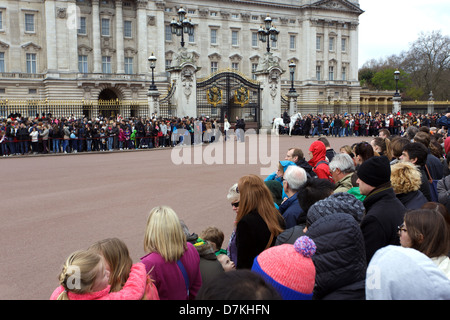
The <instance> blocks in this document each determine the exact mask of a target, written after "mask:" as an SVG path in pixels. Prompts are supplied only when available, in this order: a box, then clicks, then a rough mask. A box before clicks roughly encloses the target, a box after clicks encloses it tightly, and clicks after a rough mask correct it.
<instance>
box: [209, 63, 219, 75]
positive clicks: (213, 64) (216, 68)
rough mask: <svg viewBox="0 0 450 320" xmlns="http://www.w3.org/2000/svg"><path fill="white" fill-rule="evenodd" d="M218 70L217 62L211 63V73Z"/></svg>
mask: <svg viewBox="0 0 450 320" xmlns="http://www.w3.org/2000/svg"><path fill="white" fill-rule="evenodd" d="M217 70H219V67H218V63H217V61H211V73H214V72H217Z"/></svg>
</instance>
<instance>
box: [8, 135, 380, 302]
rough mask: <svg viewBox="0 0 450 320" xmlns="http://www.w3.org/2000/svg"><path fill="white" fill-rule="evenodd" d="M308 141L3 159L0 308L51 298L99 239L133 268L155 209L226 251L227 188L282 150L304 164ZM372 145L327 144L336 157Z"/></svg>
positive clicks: (267, 168) (254, 140)
mask: <svg viewBox="0 0 450 320" xmlns="http://www.w3.org/2000/svg"><path fill="white" fill-rule="evenodd" d="M264 137H265V138H264ZM316 139H317V136H316V138H309V139H306V138H304V137H303V136H302V137H300V136H292V137H289V136H280V137H279V139H275V140H272V139H271V136H257V135H248V136H247V140H246V142H245V143H238V142H234V141H229V142H228V143H223V142H216V143H213V144H210V145H203V146H195V147H194V146H189V147H183V148H175V149H172V148H164V149H151V150H136V151H134V150H133V151H116V152H96V153H77V154H67V155H37V156H30V155H29V156H23V157H2V158H1V159H0V176H1V191H0V199H1V207H0V217H1V224H0V239H1V241H0V257H1V260H0V275H1V280H0V299H2V300H36V299H37V300H47V299H49V297H50V295H51V293H52V292H53V290H54V289H55V288H56V287H57V286H58V275H59V273H60V271H61V266H62V264H63V262H64V261H65V259H66V258H67V256H68V255H70V254H71V253H72V252H73V251H76V250H79V249H83V248H87V247H88V246H89V245H90V244H92V243H93V242H95V241H98V240H101V239H104V238H109V237H117V238H120V239H122V240H123V241H124V242H125V243H126V244H127V245H128V248H129V250H130V254H131V256H132V258H133V260H134V261H139V258H140V257H141V256H143V255H144V254H145V252H144V250H143V239H144V231H145V224H146V220H147V215H148V213H149V212H150V210H151V209H152V208H153V207H155V206H157V205H168V206H170V207H172V208H173V209H174V210H175V212H177V214H178V215H179V217H180V219H182V220H184V221H185V223H186V224H187V226H188V227H189V229H190V231H191V232H195V233H198V234H199V233H200V232H201V231H202V230H203V229H205V228H206V227H208V226H216V227H218V228H220V229H221V230H222V231H223V232H224V233H225V241H224V247H226V244H227V243H228V238H229V236H230V234H231V232H232V229H233V222H234V213H233V211H232V208H231V206H230V203H229V202H228V201H227V199H226V195H227V192H228V189H229V188H230V187H231V186H232V185H233V184H234V183H235V182H237V181H238V179H239V178H240V177H241V176H243V175H246V174H257V175H261V176H262V177H263V178H265V176H266V175H267V174H268V172H273V171H274V170H275V168H276V166H277V161H278V160H284V156H285V154H286V152H287V150H288V149H289V148H290V147H294V146H295V147H300V148H301V149H302V150H303V152H304V153H305V157H306V159H307V160H309V158H308V147H309V145H310V144H311V143H312V142H313V141H315V140H316ZM371 139H372V138H371V137H365V138H361V137H341V138H331V137H329V141H330V143H331V146H332V147H333V148H334V149H335V151H337V152H338V151H339V149H340V147H341V146H343V145H345V144H350V145H351V144H353V143H355V142H359V141H362V140H365V141H370V140H371ZM189 152H191V154H190V155H189ZM243 155H245V156H243Z"/></svg>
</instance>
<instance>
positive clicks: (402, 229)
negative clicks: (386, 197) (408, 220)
mask: <svg viewBox="0 0 450 320" xmlns="http://www.w3.org/2000/svg"><path fill="white" fill-rule="evenodd" d="M397 229H398V232H399V233H401V232H402V231H403V232H407V230H406V228H405V224H404V223H402V225H400V226H398V227H397Z"/></svg>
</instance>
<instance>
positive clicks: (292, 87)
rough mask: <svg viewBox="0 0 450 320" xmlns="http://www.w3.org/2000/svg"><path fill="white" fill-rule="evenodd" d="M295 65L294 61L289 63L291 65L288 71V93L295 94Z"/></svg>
mask: <svg viewBox="0 0 450 320" xmlns="http://www.w3.org/2000/svg"><path fill="white" fill-rule="evenodd" d="M295 67H296V65H295V63H294V61H291V63H290V64H289V71H290V73H291V89H289V93H295V92H296V91H295V88H294V73H295Z"/></svg>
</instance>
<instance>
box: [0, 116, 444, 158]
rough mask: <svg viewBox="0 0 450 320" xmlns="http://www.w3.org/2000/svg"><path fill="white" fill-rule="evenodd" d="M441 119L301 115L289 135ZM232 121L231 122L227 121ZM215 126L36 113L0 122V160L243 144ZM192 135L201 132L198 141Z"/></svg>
mask: <svg viewBox="0 0 450 320" xmlns="http://www.w3.org/2000/svg"><path fill="white" fill-rule="evenodd" d="M442 117H443V115H440V114H412V113H409V114H403V115H400V114H398V115H393V114H380V113H376V114H374V115H372V113H370V112H369V113H359V114H347V113H346V114H338V115H326V114H325V115H315V116H314V115H311V114H308V115H304V116H303V117H302V118H300V119H297V120H296V121H295V124H294V126H293V130H292V134H293V135H304V136H305V137H306V138H308V137H309V136H311V137H314V136H318V137H320V136H322V135H323V136H334V137H342V136H365V137H367V136H369V137H370V136H378V133H379V132H380V130H383V129H387V130H389V132H390V134H392V135H403V134H404V133H405V132H406V130H407V129H408V128H409V127H420V126H425V127H428V128H430V129H431V130H432V131H433V130H434V131H437V130H438V128H440V127H442V125H441V126H440V125H439V124H438V121H439V119H441V118H442ZM283 119H285V126H280V127H279V131H280V133H281V134H287V133H289V122H290V117H289V116H288V115H287V114H286V113H285V114H284V115H283ZM230 121H231V120H230ZM233 123H234V124H233V126H231V123H230V122H228V120H226V121H225V122H224V123H219V121H218V120H217V119H213V118H211V119H210V118H209V117H199V118H192V117H183V118H178V117H170V118H162V117H158V118H157V117H154V116H153V117H148V118H142V117H138V118H134V117H133V118H127V119H124V118H123V117H122V116H121V115H120V114H119V115H117V116H116V117H103V116H101V115H99V116H98V117H96V118H93V119H88V118H86V117H80V118H77V117H75V116H73V115H72V116H70V117H52V115H51V114H42V115H39V114H36V116H35V117H24V116H22V115H21V114H17V113H15V114H10V115H9V116H8V117H7V118H4V119H0V145H1V155H2V156H4V157H6V156H18V155H29V154H48V153H78V152H92V151H113V150H119V151H122V150H130V149H149V148H165V147H173V146H175V145H177V144H179V143H185V144H186V143H189V144H199V143H210V142H214V141H215V139H216V137H218V133H219V131H220V132H221V133H223V134H225V139H226V138H227V137H228V135H227V131H228V130H230V129H233V130H234V132H235V133H236V137H237V139H238V140H239V141H243V137H244V135H243V132H244V131H245V121H244V120H243V119H236V121H235V122H233ZM195 133H201V137H200V136H199V135H198V134H197V135H196V134H195Z"/></svg>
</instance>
